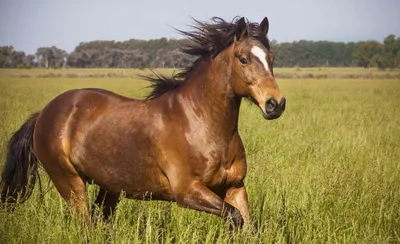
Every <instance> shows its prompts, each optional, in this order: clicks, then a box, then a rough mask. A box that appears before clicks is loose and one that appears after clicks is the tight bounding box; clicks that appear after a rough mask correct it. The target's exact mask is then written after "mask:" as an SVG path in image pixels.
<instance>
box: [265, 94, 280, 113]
mask: <svg viewBox="0 0 400 244" xmlns="http://www.w3.org/2000/svg"><path fill="white" fill-rule="evenodd" d="M277 105H278V102H277V101H276V100H275V98H273V97H271V98H270V99H268V100H267V102H266V103H265V110H266V111H267V113H271V112H273V111H274V110H275V108H276V106H277Z"/></svg>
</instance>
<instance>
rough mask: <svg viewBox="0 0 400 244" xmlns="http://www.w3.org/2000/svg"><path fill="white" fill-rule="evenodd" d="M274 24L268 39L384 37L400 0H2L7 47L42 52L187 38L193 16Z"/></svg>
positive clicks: (0, 25) (397, 27)
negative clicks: (42, 49) (40, 49)
mask: <svg viewBox="0 0 400 244" xmlns="http://www.w3.org/2000/svg"><path fill="white" fill-rule="evenodd" d="M213 16H218V17H222V18H224V19H225V20H228V21H231V20H232V19H233V18H234V17H235V16H244V17H246V18H247V19H248V20H250V21H252V22H261V20H262V19H263V18H264V17H265V16H267V17H268V19H269V22H270V31H269V33H268V37H269V38H270V39H276V40H277V41H278V42H292V41H297V40H315V41H316V40H328V41H343V42H349V41H360V40H376V41H379V42H382V41H383V39H384V38H385V37H386V36H387V35H388V34H395V35H396V36H400V0H273V1H270V0H242V1H239V0H229V1H221V0H195V1H191V0H130V1H127V0H125V1H123V0H112V1H110V0H0V46H4V45H12V46H14V49H15V50H18V51H24V52H26V53H29V54H34V53H35V52H36V50H37V48H38V47H46V46H53V45H54V46H57V47H58V48H61V49H64V50H66V51H67V52H71V51H73V50H74V48H75V47H76V46H77V45H78V44H79V43H80V42H88V41H93V40H115V41H124V40H129V39H132V38H135V39H144V40H148V39H154V38H161V37H166V38H181V37H182V36H180V35H179V34H178V33H177V32H176V31H175V30H174V29H173V28H177V29H183V30H190V27H189V25H190V24H192V23H193V21H192V19H191V18H192V17H193V18H195V19H199V20H202V21H206V20H209V19H210V18H212V17H213Z"/></svg>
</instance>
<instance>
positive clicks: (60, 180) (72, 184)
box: [41, 156, 90, 226]
mask: <svg viewBox="0 0 400 244" xmlns="http://www.w3.org/2000/svg"><path fill="white" fill-rule="evenodd" d="M41 161H42V165H43V167H44V168H45V170H46V171H47V173H48V175H49V176H50V179H51V180H52V181H53V183H54V185H55V187H56V188H57V191H58V192H59V193H60V195H61V196H62V197H63V198H64V199H65V201H66V202H67V203H68V205H69V207H70V211H71V212H75V211H77V213H78V214H80V215H81V216H82V217H83V218H84V221H85V224H86V226H90V217H89V209H88V199H87V195H86V182H85V180H84V178H83V177H82V176H81V175H79V173H78V172H77V170H76V169H75V167H74V166H73V165H72V164H71V162H70V161H69V159H68V158H67V157H62V156H59V158H58V160H51V158H44V159H42V160H41Z"/></svg>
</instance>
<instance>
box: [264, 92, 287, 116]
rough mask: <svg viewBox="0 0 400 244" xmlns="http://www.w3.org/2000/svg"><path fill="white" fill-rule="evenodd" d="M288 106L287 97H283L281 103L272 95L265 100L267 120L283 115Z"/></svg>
mask: <svg viewBox="0 0 400 244" xmlns="http://www.w3.org/2000/svg"><path fill="white" fill-rule="evenodd" d="M285 108H286V99H285V98H284V97H282V99H281V101H280V103H278V101H276V99H275V98H273V97H271V98H269V99H268V100H267V101H266V102H265V108H264V109H263V110H262V111H263V117H264V119H267V120H273V119H277V118H279V117H280V116H281V114H282V113H283V111H285Z"/></svg>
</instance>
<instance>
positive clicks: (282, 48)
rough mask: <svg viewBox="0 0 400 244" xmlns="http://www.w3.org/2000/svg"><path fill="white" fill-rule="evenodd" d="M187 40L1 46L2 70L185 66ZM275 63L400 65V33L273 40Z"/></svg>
mask: <svg viewBox="0 0 400 244" xmlns="http://www.w3.org/2000/svg"><path fill="white" fill-rule="evenodd" d="M187 41H188V40H170V39H167V38H160V39H154V40H137V39H131V40H128V41H122V42H119V41H90V42H82V43H80V44H79V45H78V46H76V48H75V50H74V51H72V52H71V53H67V52H66V51H65V50H62V49H59V48H57V47H56V46H52V47H40V48H38V49H37V51H36V53H35V54H25V53H24V52H22V51H16V50H14V48H13V47H12V46H2V47H0V67H1V68H33V67H35V68H36V67H37V68H63V67H72V68H182V67H186V66H187V65H189V64H190V63H192V62H193V61H194V59H195V57H192V56H189V55H186V54H183V53H181V52H180V51H179V46H180V45H181V44H182V43H184V42H187ZM271 49H272V51H273V52H274V53H275V56H276V60H275V66H276V67H324V66H327V67H349V66H359V67H370V66H372V67H378V68H380V69H386V68H390V69H393V68H400V37H397V38H396V36H395V35H388V36H387V37H386V38H385V39H384V40H383V43H380V42H377V41H360V42H347V43H344V42H330V41H306V40H301V41H293V42H282V43H278V42H277V41H276V40H272V41H271Z"/></svg>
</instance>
